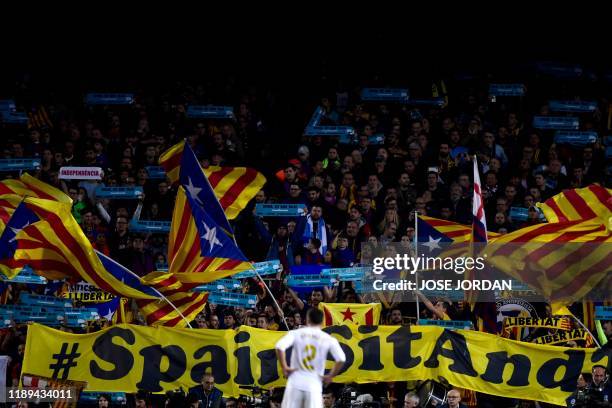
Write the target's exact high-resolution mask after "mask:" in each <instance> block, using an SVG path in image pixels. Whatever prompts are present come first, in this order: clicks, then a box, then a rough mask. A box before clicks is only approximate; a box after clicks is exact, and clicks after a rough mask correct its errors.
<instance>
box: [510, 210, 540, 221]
mask: <svg viewBox="0 0 612 408" xmlns="http://www.w3.org/2000/svg"><path fill="white" fill-rule="evenodd" d="M536 209H537V210H538V219H540V220H544V219H545V218H544V213H542V211H541V210H540V209H539V208H537V207H536ZM510 218H512V221H514V222H517V221H521V222H523V221H527V219H528V218H529V210H528V209H527V208H523V207H510Z"/></svg>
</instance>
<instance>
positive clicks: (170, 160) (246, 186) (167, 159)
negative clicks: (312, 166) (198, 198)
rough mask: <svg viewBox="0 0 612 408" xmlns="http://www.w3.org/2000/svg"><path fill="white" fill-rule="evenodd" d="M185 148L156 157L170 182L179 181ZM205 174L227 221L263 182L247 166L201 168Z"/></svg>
mask: <svg viewBox="0 0 612 408" xmlns="http://www.w3.org/2000/svg"><path fill="white" fill-rule="evenodd" d="M184 147H185V142H184V141H182V142H180V143H178V144H176V145H174V146H172V147H171V148H170V149H168V150H166V151H165V152H164V153H163V154H162V155H161V156H160V157H159V164H160V165H161V166H162V167H163V168H164V169H165V170H166V175H167V176H168V178H169V179H170V181H171V182H172V183H178V181H179V176H180V169H181V161H182V156H183V150H184ZM204 174H205V175H206V177H207V178H208V181H209V183H210V185H211V186H212V188H213V190H214V192H215V196H216V197H217V199H218V200H219V203H220V204H221V206H222V207H223V210H224V211H225V215H226V216H227V218H228V219H230V220H232V219H234V218H236V217H237V216H238V214H239V213H240V211H242V210H243V209H244V208H245V207H246V205H247V204H248V203H249V201H251V199H252V198H253V197H255V194H257V192H258V191H259V190H261V189H262V188H263V186H264V184H265V183H266V178H265V177H264V175H263V174H261V173H260V172H258V171H257V170H255V169H252V168H248V167H219V166H209V167H207V168H206V169H204Z"/></svg>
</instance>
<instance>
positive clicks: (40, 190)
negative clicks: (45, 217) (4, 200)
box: [0, 173, 72, 205]
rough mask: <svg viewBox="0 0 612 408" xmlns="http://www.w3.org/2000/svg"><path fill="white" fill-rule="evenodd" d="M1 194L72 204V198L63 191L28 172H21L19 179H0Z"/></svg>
mask: <svg viewBox="0 0 612 408" xmlns="http://www.w3.org/2000/svg"><path fill="white" fill-rule="evenodd" d="M3 194H17V195H19V196H22V197H25V196H29V197H35V198H43V199H45V200H54V201H59V202H62V203H67V204H70V205H72V199H71V198H70V197H68V196H67V195H66V194H65V193H64V192H63V191H61V190H59V189H57V188H55V187H53V186H52V185H49V184H47V183H45V182H43V181H40V180H38V179H37V178H36V177H32V176H31V175H29V174H28V173H23V174H22V175H21V177H19V180H15V179H7V180H2V181H0V195H3Z"/></svg>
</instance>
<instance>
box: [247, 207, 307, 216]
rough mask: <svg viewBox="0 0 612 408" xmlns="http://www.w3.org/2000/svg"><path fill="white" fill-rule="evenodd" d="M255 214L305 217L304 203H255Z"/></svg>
mask: <svg viewBox="0 0 612 408" xmlns="http://www.w3.org/2000/svg"><path fill="white" fill-rule="evenodd" d="M255 214H256V215H257V216H260V217H305V216H306V215H307V214H308V207H306V204H256V205H255Z"/></svg>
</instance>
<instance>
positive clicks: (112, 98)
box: [85, 93, 134, 105]
mask: <svg viewBox="0 0 612 408" xmlns="http://www.w3.org/2000/svg"><path fill="white" fill-rule="evenodd" d="M85 103H86V104H87V105H131V104H133V103H134V94H131V93H88V94H87V95H86V96H85Z"/></svg>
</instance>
